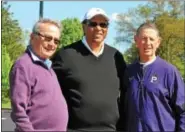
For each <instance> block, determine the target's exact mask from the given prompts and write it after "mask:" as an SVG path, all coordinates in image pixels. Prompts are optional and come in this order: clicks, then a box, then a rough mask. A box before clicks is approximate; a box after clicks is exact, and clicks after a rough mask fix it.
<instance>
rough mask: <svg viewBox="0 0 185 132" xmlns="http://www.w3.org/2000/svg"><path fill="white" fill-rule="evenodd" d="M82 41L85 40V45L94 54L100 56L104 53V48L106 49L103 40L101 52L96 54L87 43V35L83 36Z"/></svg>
mask: <svg viewBox="0 0 185 132" xmlns="http://www.w3.org/2000/svg"><path fill="white" fill-rule="evenodd" d="M82 42H83V44H84V45H85V47H86V48H87V49H88V50H89V51H90V52H91V53H92V54H93V55H94V56H96V57H99V56H100V55H102V54H103V50H104V41H103V45H102V47H101V50H100V52H99V53H98V54H95V53H94V52H93V51H92V49H91V48H90V47H89V45H88V44H87V41H86V37H85V36H83V38H82Z"/></svg>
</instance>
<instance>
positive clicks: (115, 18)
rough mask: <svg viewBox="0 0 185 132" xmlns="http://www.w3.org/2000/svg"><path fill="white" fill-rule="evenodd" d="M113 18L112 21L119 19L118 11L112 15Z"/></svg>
mask: <svg viewBox="0 0 185 132" xmlns="http://www.w3.org/2000/svg"><path fill="white" fill-rule="evenodd" d="M111 20H112V21H117V20H118V13H116V12H115V13H113V14H112V15H111Z"/></svg>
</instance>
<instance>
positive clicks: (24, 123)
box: [10, 65, 34, 131]
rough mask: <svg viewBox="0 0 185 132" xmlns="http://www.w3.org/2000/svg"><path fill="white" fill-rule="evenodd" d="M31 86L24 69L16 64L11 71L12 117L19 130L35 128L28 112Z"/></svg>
mask: <svg viewBox="0 0 185 132" xmlns="http://www.w3.org/2000/svg"><path fill="white" fill-rule="evenodd" d="M30 91H31V90H30V86H29V83H28V77H27V75H26V74H25V72H24V69H23V68H22V67H19V66H16V65H15V66H14V67H13V68H12V70H11V72H10V96H11V105H12V115H11V118H12V120H13V121H14V122H15V124H16V128H17V129H18V131H33V130H34V128H33V126H32V123H31V122H30V120H29V117H28V115H27V113H26V109H27V107H28V101H29V98H30Z"/></svg>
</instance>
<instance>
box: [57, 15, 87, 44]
mask: <svg viewBox="0 0 185 132" xmlns="http://www.w3.org/2000/svg"><path fill="white" fill-rule="evenodd" d="M62 27H63V30H62V34H61V45H60V46H59V47H61V46H66V45H69V44H71V43H73V42H75V41H77V40H80V39H81V38H82V36H83V30H82V24H81V23H80V20H79V19H78V18H67V19H64V20H63V21H62Z"/></svg>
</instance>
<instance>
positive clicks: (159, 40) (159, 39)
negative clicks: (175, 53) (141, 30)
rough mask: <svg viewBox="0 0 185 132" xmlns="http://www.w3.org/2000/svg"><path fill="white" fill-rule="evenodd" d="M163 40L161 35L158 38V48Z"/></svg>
mask: <svg viewBox="0 0 185 132" xmlns="http://www.w3.org/2000/svg"><path fill="white" fill-rule="evenodd" d="M161 40H162V39H161V37H159V38H158V42H157V48H158V47H159V46H160V44H161Z"/></svg>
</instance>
